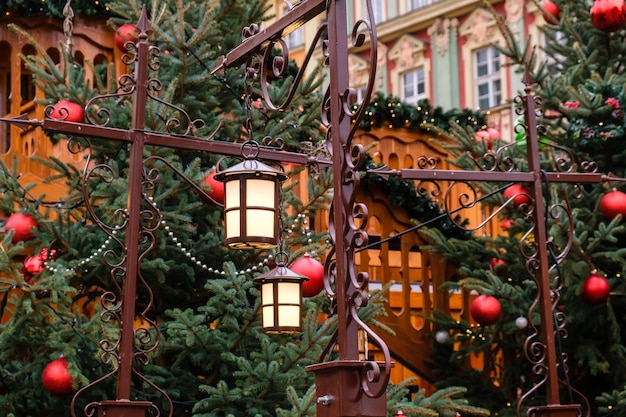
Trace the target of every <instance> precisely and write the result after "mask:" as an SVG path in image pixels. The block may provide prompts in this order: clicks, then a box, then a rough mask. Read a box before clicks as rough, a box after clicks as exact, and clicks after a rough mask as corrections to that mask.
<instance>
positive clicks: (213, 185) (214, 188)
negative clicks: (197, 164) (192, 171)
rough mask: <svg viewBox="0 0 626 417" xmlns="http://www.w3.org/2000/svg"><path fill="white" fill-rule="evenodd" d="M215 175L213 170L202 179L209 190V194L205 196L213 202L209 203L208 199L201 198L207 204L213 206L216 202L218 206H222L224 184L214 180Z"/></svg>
mask: <svg viewBox="0 0 626 417" xmlns="http://www.w3.org/2000/svg"><path fill="white" fill-rule="evenodd" d="M215 174H216V172H215V170H213V171H211V172H209V173H208V174H207V175H206V176H205V177H204V183H205V184H206V185H208V186H209V188H210V189H211V190H210V191H209V192H207V194H208V195H209V197H211V198H212V199H213V200H214V201H211V200H209V199H208V198H203V199H202V201H204V202H205V203H207V204H214V203H215V202H217V203H218V204H220V205H222V206H223V205H224V183H223V182H221V181H218V180H216V179H215Z"/></svg>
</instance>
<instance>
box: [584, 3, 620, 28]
mask: <svg viewBox="0 0 626 417" xmlns="http://www.w3.org/2000/svg"><path fill="white" fill-rule="evenodd" d="M590 14H591V23H593V25H594V26H595V27H596V28H598V29H600V30H602V31H604V32H615V31H617V30H620V29H622V28H623V27H624V24H625V23H626V7H625V5H624V0H595V2H594V3H593V6H591V10H590Z"/></svg>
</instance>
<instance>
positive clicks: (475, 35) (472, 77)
mask: <svg viewBox="0 0 626 417" xmlns="http://www.w3.org/2000/svg"><path fill="white" fill-rule="evenodd" d="M287 3H288V2H285V1H283V0H276V1H275V2H274V6H273V8H272V9H271V11H272V12H273V13H274V14H275V15H276V16H281V15H282V14H284V13H286V11H287V10H288V9H289V7H290V6H289V5H287ZM371 4H372V14H373V16H371V17H370V16H369V14H368V11H367V6H366V2H365V1H363V0H349V1H347V5H348V11H347V13H348V18H349V20H350V21H351V22H352V23H353V24H355V23H356V22H357V21H359V20H360V19H365V20H368V21H370V20H373V21H375V22H376V29H377V35H378V54H377V60H376V62H371V59H370V56H369V50H370V47H369V44H368V43H366V44H365V45H363V46H361V47H354V48H352V49H351V51H350V56H349V67H350V79H351V83H352V85H351V87H352V88H354V89H356V91H357V93H358V95H359V99H362V98H363V94H364V92H365V85H366V83H367V78H368V70H369V68H370V66H371V65H376V67H377V79H376V85H375V89H374V93H376V92H379V93H383V94H385V95H387V94H391V95H393V96H396V97H398V98H400V99H401V100H402V101H403V102H406V103H408V104H417V103H418V101H419V100H422V99H428V100H429V101H430V102H431V103H432V104H433V105H435V106H439V107H442V108H443V109H444V110H448V109H454V108H456V109H460V108H468V109H474V110H480V111H484V112H485V113H486V114H487V115H488V120H489V122H488V124H489V127H492V128H495V129H497V130H498V131H499V132H500V133H501V134H502V137H503V138H504V139H509V140H512V138H513V131H512V129H513V124H514V123H515V120H514V117H513V116H512V111H511V110H512V109H511V100H512V98H513V97H515V96H516V95H517V94H519V93H520V92H521V90H522V82H521V73H520V72H519V68H514V67H511V66H508V65H507V59H506V57H505V56H503V55H502V54H501V53H500V52H499V51H498V50H497V48H495V47H494V46H493V45H494V44H499V45H506V42H507V39H506V37H505V36H504V35H503V33H502V30H501V28H500V27H499V25H501V24H502V25H506V26H508V28H509V30H510V31H511V33H513V34H514V37H515V39H516V41H517V42H518V43H519V44H520V45H521V46H523V45H524V44H525V43H526V42H527V41H528V40H529V39H531V40H532V42H533V43H535V44H539V45H541V42H542V36H541V33H540V31H539V26H540V25H543V24H545V18H544V17H543V14H542V11H541V9H539V8H538V7H537V6H536V5H535V3H534V2H531V1H524V0H491V1H490V7H487V6H486V5H485V3H484V2H483V1H480V0H372V2H371ZM292 7H297V4H295V5H294V6H292ZM494 12H495V14H496V15H494ZM320 21H321V18H318V19H317V20H316V21H312V22H309V23H308V24H307V25H306V26H305V27H303V28H301V29H299V30H297V31H296V32H293V33H292V34H290V35H289V36H288V37H287V44H288V46H289V47H290V48H291V49H290V57H291V58H293V59H295V60H296V61H297V62H301V60H302V59H303V57H304V54H305V52H306V49H307V48H308V47H309V45H310V43H311V42H312V39H313V38H314V35H315V32H316V29H317V27H318V26H319V24H320ZM347 35H349V34H347Z"/></svg>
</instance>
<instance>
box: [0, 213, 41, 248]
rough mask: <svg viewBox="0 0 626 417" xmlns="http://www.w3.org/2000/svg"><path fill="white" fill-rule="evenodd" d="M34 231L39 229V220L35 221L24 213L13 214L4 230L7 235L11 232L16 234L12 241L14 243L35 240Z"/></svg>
mask: <svg viewBox="0 0 626 417" xmlns="http://www.w3.org/2000/svg"><path fill="white" fill-rule="evenodd" d="M33 229H39V223H37V220H35V218H34V217H33V216H31V215H30V214H24V213H13V214H12V215H11V216H9V218H8V219H7V221H6V223H5V225H4V230H5V231H6V232H7V233H9V231H11V230H13V231H14V232H15V233H14V234H13V239H12V240H11V242H13V243H17V242H23V241H25V240H30V239H32V238H34V237H35V233H34V232H33Z"/></svg>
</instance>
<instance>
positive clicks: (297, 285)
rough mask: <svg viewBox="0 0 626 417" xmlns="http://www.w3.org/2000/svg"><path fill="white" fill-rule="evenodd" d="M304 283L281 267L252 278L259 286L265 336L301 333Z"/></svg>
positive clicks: (293, 273) (298, 275) (300, 278)
mask: <svg viewBox="0 0 626 417" xmlns="http://www.w3.org/2000/svg"><path fill="white" fill-rule="evenodd" d="M306 280H307V278H306V277H304V276H302V275H300V274H298V273H296V272H294V271H292V270H291V269H289V268H287V267H286V266H285V265H283V264H281V265H278V266H277V267H276V268H274V269H272V270H271V271H269V272H267V273H265V274H262V275H259V276H258V277H256V278H255V282H257V283H259V284H260V286H261V314H262V320H261V322H262V326H261V327H262V329H263V332H264V333H298V332H300V331H302V314H301V311H302V283H303V282H304V281H306Z"/></svg>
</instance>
